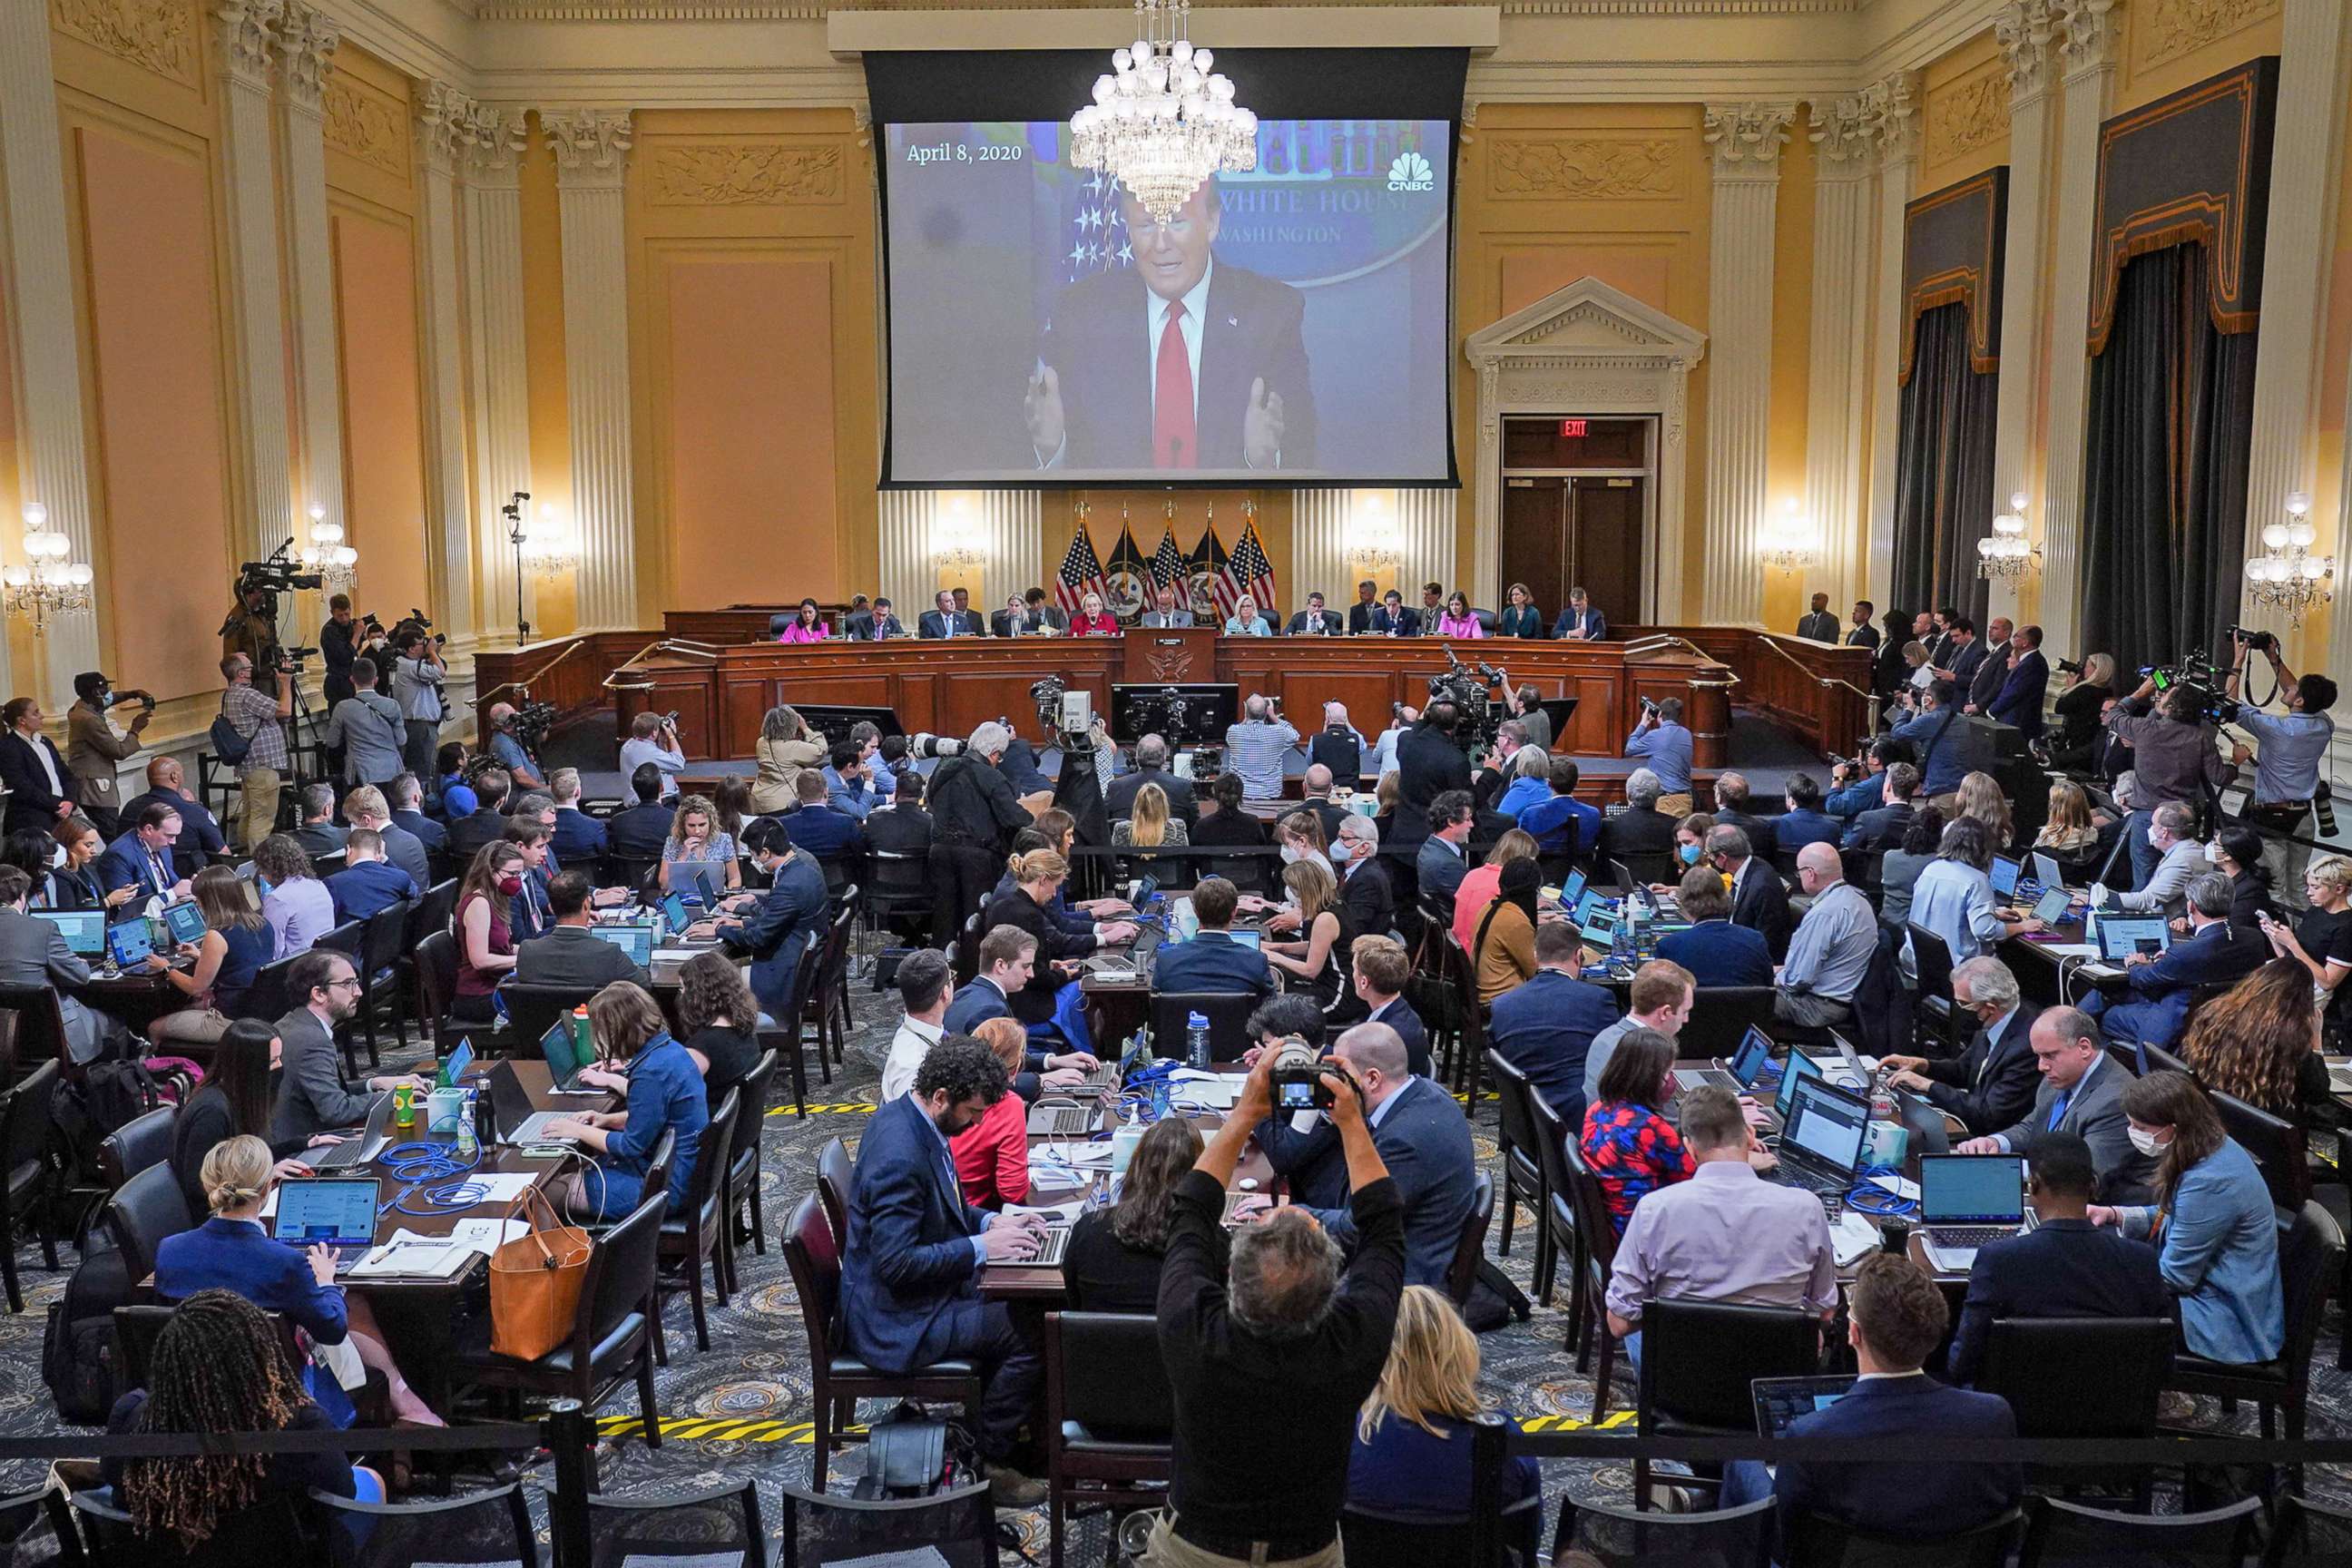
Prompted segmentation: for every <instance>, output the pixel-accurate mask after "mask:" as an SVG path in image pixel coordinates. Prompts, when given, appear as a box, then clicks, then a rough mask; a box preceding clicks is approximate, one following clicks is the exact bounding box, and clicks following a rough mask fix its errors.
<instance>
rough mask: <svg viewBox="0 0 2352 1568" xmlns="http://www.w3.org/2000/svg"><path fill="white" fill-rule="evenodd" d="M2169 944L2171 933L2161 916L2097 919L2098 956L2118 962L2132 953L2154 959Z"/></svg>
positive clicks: (2116, 916) (2111, 961)
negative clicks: (2141, 953) (2144, 954)
mask: <svg viewBox="0 0 2352 1568" xmlns="http://www.w3.org/2000/svg"><path fill="white" fill-rule="evenodd" d="M2171 945H2172V931H2171V928H2170V927H2168V926H2167V925H2166V924H2165V921H2164V917H2163V916H2162V915H2103V916H2101V917H2100V920H2099V956H2100V957H2101V958H2104V959H2105V960H2106V961H2107V962H2108V963H2122V962H2123V961H2124V960H2125V959H2126V958H2129V957H2130V956H2131V955H2132V954H2133V953H2136V952H2145V953H2147V954H2148V955H2149V956H2151V957H2153V956H2155V955H2156V954H2158V953H2160V952H2163V951H2164V950H2165V949H2166V948H2168V947H2170V946H2171Z"/></svg>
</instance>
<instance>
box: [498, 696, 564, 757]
mask: <svg viewBox="0 0 2352 1568" xmlns="http://www.w3.org/2000/svg"><path fill="white" fill-rule="evenodd" d="M516 695H517V696H519V697H520V698H521V699H522V700H521V701H520V702H519V703H517V704H516V705H515V713H514V718H513V719H512V720H510V721H509V722H508V724H507V730H508V732H509V734H511V735H513V736H514V738H515V740H516V741H517V742H520V744H521V746H522V749H523V750H524V751H526V752H537V751H538V750H539V748H540V743H541V742H543V741H545V740H546V739H547V732H548V731H550V730H552V729H553V728H555V704H554V703H552V702H533V701H532V700H530V690H529V689H528V688H523V689H518V690H517V692H516Z"/></svg>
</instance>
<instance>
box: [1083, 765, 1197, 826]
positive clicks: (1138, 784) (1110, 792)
mask: <svg viewBox="0 0 2352 1568" xmlns="http://www.w3.org/2000/svg"><path fill="white" fill-rule="evenodd" d="M1145 784H1158V785H1159V786H1160V794H1162V795H1166V796H1167V797H1168V809H1169V810H1171V811H1172V812H1174V813H1175V814H1176V815H1177V816H1181V817H1182V818H1183V819H1184V826H1187V827H1190V826H1192V824H1194V823H1196V822H1198V821H1200V820H1201V803H1200V802H1199V801H1198V800H1195V799H1194V798H1193V797H1192V781H1191V780H1190V779H1180V778H1178V777H1177V776H1176V775H1175V774H1174V773H1170V772H1168V771H1167V770H1166V769H1165V768H1138V769H1137V770H1136V771H1135V772H1133V773H1121V774H1119V775H1118V777H1117V778H1115V779H1113V780H1111V781H1110V788H1108V789H1107V790H1105V791H1104V792H1103V809H1104V810H1105V811H1106V812H1107V813H1108V814H1109V816H1110V817H1111V818H1112V820H1114V821H1116V820H1118V818H1120V817H1122V816H1134V815H1135V797H1136V795H1138V794H1139V792H1140V791H1141V790H1142V788H1143V786H1144V785H1145Z"/></svg>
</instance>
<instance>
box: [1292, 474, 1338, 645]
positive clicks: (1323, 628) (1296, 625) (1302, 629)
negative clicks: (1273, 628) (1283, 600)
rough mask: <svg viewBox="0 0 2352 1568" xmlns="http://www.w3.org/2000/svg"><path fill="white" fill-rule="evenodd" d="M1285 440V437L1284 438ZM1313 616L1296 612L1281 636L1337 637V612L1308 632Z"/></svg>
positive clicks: (1327, 614) (1328, 613)
mask: <svg viewBox="0 0 2352 1568" xmlns="http://www.w3.org/2000/svg"><path fill="white" fill-rule="evenodd" d="M1286 438H1287V437H1286ZM1315 615H1316V612H1315V611H1313V610H1300V611H1298V612H1297V614H1296V615H1294V616H1291V617H1290V620H1289V622H1288V623H1287V624H1286V625H1285V626H1284V627H1283V628H1282V635H1283V636H1285V637H1338V636H1339V611H1337V610H1329V609H1327V610H1325V611H1323V612H1322V613H1321V616H1319V617H1318V620H1319V624H1318V626H1316V627H1315V628H1314V629H1312V630H1310V629H1308V626H1307V620H1308V617H1310V616H1315Z"/></svg>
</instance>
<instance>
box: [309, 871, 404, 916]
mask: <svg viewBox="0 0 2352 1568" xmlns="http://www.w3.org/2000/svg"><path fill="white" fill-rule="evenodd" d="M327 891H328V893H329V894H330V895H331V896H332V897H333V899H334V900H335V920H336V921H337V922H338V923H341V922H346V921H363V920H366V919H367V918H368V917H369V916H371V915H374V914H380V913H382V912H383V910H388V909H390V908H392V906H393V905H394V904H396V903H400V902H401V901H403V900H407V899H413V898H415V897H416V895H417V894H418V893H419V892H420V891H422V889H419V888H418V887H417V885H416V879H415V878H414V877H412V876H410V875H409V874H408V873H407V872H405V871H404V870H402V869H401V868H399V867H397V866H395V865H394V864H393V863H392V862H391V861H389V860H362V861H361V862H360V863H359V864H358V865H356V866H346V867H345V868H343V869H341V870H340V871H338V872H336V873H335V874H334V875H333V876H331V877H330V878H328V879H327Z"/></svg>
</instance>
